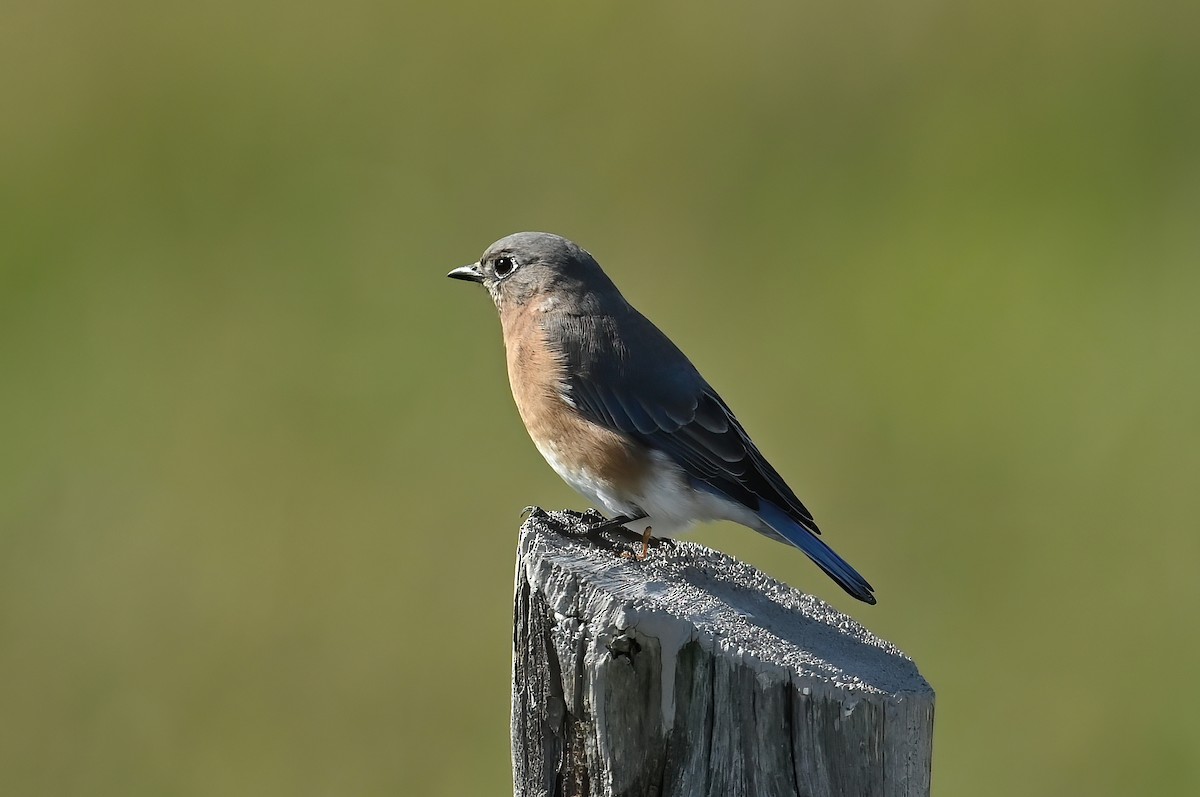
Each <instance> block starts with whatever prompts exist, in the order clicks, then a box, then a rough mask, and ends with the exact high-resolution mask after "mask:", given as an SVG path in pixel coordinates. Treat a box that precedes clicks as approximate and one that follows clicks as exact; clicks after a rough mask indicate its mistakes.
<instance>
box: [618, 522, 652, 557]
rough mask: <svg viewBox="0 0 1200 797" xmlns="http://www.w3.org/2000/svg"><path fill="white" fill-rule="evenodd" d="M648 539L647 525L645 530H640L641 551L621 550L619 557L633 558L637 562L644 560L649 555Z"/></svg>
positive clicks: (648, 529) (648, 530)
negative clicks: (638, 552) (637, 552)
mask: <svg viewBox="0 0 1200 797" xmlns="http://www.w3.org/2000/svg"><path fill="white" fill-rule="evenodd" d="M650 539H651V538H650V527H649V526H647V527H646V530H645V531H644V532H642V552H641V553H640V554H636V553H633V552H631V551H623V552H622V553H621V558H622V559H633V560H634V561H637V562H643V561H645V559H646V557H647V556H649V555H650Z"/></svg>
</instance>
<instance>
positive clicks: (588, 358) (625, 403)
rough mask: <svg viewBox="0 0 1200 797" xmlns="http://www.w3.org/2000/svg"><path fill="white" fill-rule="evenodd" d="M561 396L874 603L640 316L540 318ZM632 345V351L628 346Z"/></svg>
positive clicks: (713, 398) (724, 408)
mask: <svg viewBox="0 0 1200 797" xmlns="http://www.w3.org/2000/svg"><path fill="white" fill-rule="evenodd" d="M546 323H547V325H548V326H551V327H552V328H551V329H550V330H548V331H549V332H550V335H549V338H550V340H552V341H555V342H557V343H558V344H559V345H560V346H561V351H560V355H561V356H562V357H563V358H564V360H565V361H566V362H565V364H566V366H567V368H566V372H567V385H566V389H567V393H568V396H569V398H570V399H571V401H572V402H574V404H575V407H576V409H578V411H579V412H581V413H582V414H583V415H584V416H585V417H587V418H589V419H590V420H592V421H593V422H595V423H599V424H601V425H602V426H605V427H607V428H609V429H614V430H619V431H621V432H623V433H625V434H628V435H630V436H632V437H634V438H635V439H637V440H639V441H640V442H642V443H643V444H645V445H647V446H649V447H651V448H655V449H657V450H659V451H662V452H663V453H665V454H667V455H669V456H670V457H671V458H672V459H673V460H675V461H676V462H678V463H679V465H680V467H682V468H683V470H684V471H685V472H686V473H687V474H688V476H689V477H690V478H691V479H692V482H693V485H694V486H695V487H697V488H698V489H703V490H706V491H708V492H711V493H713V494H715V495H718V496H721V497H723V498H725V499H727V500H731V501H735V502H737V503H739V504H741V505H743V506H745V507H746V508H748V509H750V510H751V511H752V512H754V513H755V514H757V515H758V516H759V518H761V519H762V521H763V522H764V523H765V524H766V525H767V526H768V527H769V528H770V530H772V531H774V532H775V535H776V536H777V537H778V538H779V539H780V540H783V541H786V542H789V543H791V544H792V545H795V546H796V547H797V548H799V549H800V550H802V551H803V552H804V553H805V554H806V555H808V557H809V558H810V559H812V560H813V562H815V563H816V564H817V565H818V566H819V567H820V568H821V569H822V570H824V571H825V573H826V574H828V575H829V576H830V578H832V579H833V580H834V581H836V582H837V583H838V584H839V585H840V586H841V587H842V588H843V589H845V590H846V591H847V592H849V593H850V594H851V595H853V596H854V597H856V598H858V599H859V600H863V601H866V602H867V603H875V597H874V596H873V595H872V594H871V593H872V591H873V590H872V588H871V585H870V584H869V583H867V581H866V579H864V578H863V577H862V576H861V575H859V573H858V572H857V571H856V570H855V569H854V568H853V567H851V566H850V565H849V564H848V563H847V562H846V561H845V560H843V559H842V558H841V557H840V556H838V555H837V554H836V553H835V552H834V551H833V550H832V549H831V548H830V547H829V546H828V545H826V544H825V543H824V542H822V541H821V539H820V538H819V537H818V536H817V535H819V534H820V533H821V531H820V529H819V528H818V527H817V524H816V521H814V520H813V516H812V513H811V512H809V511H808V508H807V507H805V506H804V504H803V503H802V502H801V501H800V499H799V498H798V497H796V494H795V493H794V492H793V491H792V489H791V488H790V487H789V486H788V485H787V483H786V482H785V481H784V480H783V477H782V476H780V475H779V473H778V472H777V471H776V470H775V469H774V468H773V467H771V464H770V463H769V462H767V460H766V458H765V457H763V455H762V453H761V452H759V450H758V448H757V447H756V446H755V445H754V443H753V442H752V441H751V440H750V436H749V435H748V434H746V430H745V429H743V428H742V425H741V424H740V423H739V422H738V420H737V418H736V417H734V414H733V411H732V410H730V409H729V406H728V405H727V404H726V403H725V402H724V401H723V400H722V399H721V397H720V396H719V395H717V392H716V391H715V390H713V389H712V387H711V386H710V385H709V384H708V383H707V382H706V381H705V380H704V378H703V377H702V376H701V375H700V373H699V372H698V371H697V370H696V368H695V367H694V366H693V365H692V364H691V362H690V361H689V360H688V359H687V357H686V356H684V354H683V353H682V352H681V351H679V349H678V348H677V347H676V346H675V344H674V343H672V342H671V341H670V339H668V338H667V337H666V336H665V335H663V334H662V332H660V331H659V329H658V328H657V327H655V326H654V325H653V324H652V323H651V322H650V321H649V320H647V319H646V318H645V317H644V316H642V315H641V314H639V313H638V312H637V311H636V310H633V309H632V308H628V312H627V314H623V315H621V316H620V317H619V318H616V317H613V316H610V315H560V316H552V317H550V318H548V319H547V320H546ZM627 339H635V340H637V346H636V347H628V346H626V345H625V340H627Z"/></svg>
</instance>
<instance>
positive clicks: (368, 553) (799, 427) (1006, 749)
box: [0, 0, 1200, 797]
mask: <svg viewBox="0 0 1200 797" xmlns="http://www.w3.org/2000/svg"><path fill="white" fill-rule="evenodd" d="M172 5H173V7H171V6H168V5H164V4H161V3H150V2H108V3H103V4H99V3H85V2H75V1H73V0H64V2H50V3H40V4H33V3H18V4H14V3H8V4H5V6H4V11H3V22H2V23H0V99H2V101H3V106H2V108H3V112H2V115H0V380H2V382H0V792H3V793H4V794H12V795H216V794H219V795H229V794H245V795H330V794H339V795H340V794H356V795H385V794H420V795H464V794H472V795H473V794H502V793H505V792H506V791H507V790H508V789H509V788H510V782H509V763H508V716H507V712H508V688H509V683H508V682H509V672H508V668H509V645H510V612H511V579H512V559H513V552H514V545H515V540H516V527H517V523H518V517H517V513H518V511H519V510H520V509H521V507H523V506H524V505H526V504H530V503H537V504H541V505H543V506H548V507H559V506H572V507H581V499H578V498H577V497H576V496H575V495H574V494H573V493H571V492H570V491H569V490H568V488H566V487H565V486H563V485H562V484H561V483H559V481H558V479H557V478H556V477H555V476H554V474H553V473H552V472H551V471H550V470H549V468H548V467H546V466H545V465H544V463H543V462H542V461H541V460H540V458H539V457H538V455H537V453H536V451H535V450H534V448H533V447H532V445H530V444H529V443H528V441H527V439H526V438H525V433H524V430H523V429H522V428H521V426H520V423H519V421H518V419H517V416H516V413H515V411H514V409H513V407H512V402H511V398H510V397H509V395H508V387H507V381H506V377H505V373H504V366H503V357H502V351H501V345H500V336H499V328H498V324H497V322H496V320H495V317H494V313H493V310H492V308H491V306H490V303H489V302H488V301H487V299H486V298H485V296H484V295H483V293H482V292H481V291H479V290H478V289H475V288H473V286H467V285H464V284H461V283H454V282H451V281H449V280H446V279H445V278H444V276H443V275H444V274H445V272H446V271H447V270H448V269H450V268H451V267H454V266H457V265H460V264H462V263H466V262H470V261H472V260H474V259H475V258H476V257H477V256H478V254H479V252H480V251H482V249H483V248H484V247H485V246H486V245H487V244H488V243H490V242H491V241H492V240H494V239H496V238H498V237H500V236H502V235H505V234H507V233H509V232H512V231H515V230H521V229H543V230H551V231H555V232H560V233H562V234H565V235H567V236H569V237H572V238H575V239H577V240H578V241H579V242H581V243H582V244H583V245H584V246H586V247H588V248H589V249H590V250H591V251H592V252H593V253H595V254H596V255H597V257H598V258H599V259H600V260H601V262H602V263H604V264H605V265H606V267H607V269H608V271H609V273H610V274H612V275H613V276H614V278H615V279H616V281H617V283H618V284H619V285H620V286H621V287H622V289H623V290H624V292H625V294H626V295H627V297H629V298H630V300H631V301H632V302H633V303H634V304H635V305H636V306H638V307H639V308H640V309H642V310H643V311H644V312H646V313H647V314H648V315H649V316H650V317H652V318H653V319H655V321H656V322H657V323H658V324H659V325H660V326H662V327H663V328H664V329H665V330H666V331H667V332H668V333H669V334H671V335H672V336H673V337H674V338H675V339H676V340H677V341H678V342H679V343H680V344H681V345H682V347H683V348H684V349H685V350H686V351H688V352H689V353H690V354H691V355H692V358H693V360H694V361H695V362H696V363H697V365H698V366H699V367H700V368H701V370H702V371H704V373H705V374H706V375H707V377H708V378H709V380H710V381H711V382H713V383H714V384H715V385H716V386H717V388H718V389H719V390H721V392H722V393H723V394H724V396H725V398H726V399H727V400H728V401H729V402H730V403H731V404H732V405H733V406H734V407H735V408H736V409H737V410H738V412H739V415H740V416H741V418H742V420H743V421H744V423H745V424H746V426H747V427H748V428H749V429H750V431H751V432H752V433H753V434H754V435H755V437H756V438H757V439H758V441H759V443H760V445H761V446H762V448H763V449H764V450H765V453H766V454H767V455H768V456H769V457H770V458H771V459H772V460H773V461H774V462H775V464H776V465H777V466H778V467H779V469H780V470H781V471H782V472H783V473H784V474H785V475H787V476H788V478H789V480H790V481H791V482H792V483H793V485H794V486H795V487H796V489H797V491H798V492H799V493H800V495H801V496H802V497H803V498H804V499H805V501H806V502H808V504H809V505H810V506H811V507H812V508H813V509H814V510H815V512H816V515H817V517H818V519H819V520H820V521H821V523H822V525H823V526H824V527H825V528H826V529H827V534H828V539H829V540H830V541H831V542H832V543H833V544H834V545H835V547H836V548H837V549H838V550H839V551H840V552H841V553H843V554H844V555H845V556H846V557H847V558H848V559H849V560H851V561H852V562H854V563H855V564H856V565H857V566H858V567H859V568H860V569H861V570H862V571H863V572H864V573H865V574H866V575H867V576H868V577H869V578H870V579H871V581H872V582H873V583H874V584H875V586H876V587H877V588H878V592H879V596H880V601H881V602H880V605H879V606H878V607H875V608H869V607H866V606H863V605H861V604H857V603H855V602H854V601H852V600H851V599H848V598H847V597H845V596H844V595H842V594H841V593H840V591H838V590H837V589H836V587H834V586H833V585H832V584H831V583H830V582H829V581H828V580H827V579H825V578H824V577H823V576H821V575H820V574H819V573H818V572H817V571H816V570H815V569H814V568H813V567H812V566H811V565H809V564H808V563H807V561H806V560H805V559H804V557H803V556H801V555H799V554H798V553H794V552H793V553H788V551H787V549H784V548H781V547H779V546H777V545H776V544H774V543H771V542H769V541H767V540H765V539H762V538H759V537H758V536H757V535H754V534H752V533H749V532H747V531H745V530H743V529H740V528H738V527H734V526H714V527H709V528H706V529H704V530H702V531H700V532H699V533H698V534H697V535H696V537H697V539H699V540H700V541H702V542H705V543H707V544H710V545H714V546H717V547H720V548H722V549H725V550H728V551H730V552H733V553H734V554H736V555H738V556H739V557H743V558H745V559H747V560H749V561H750V562H753V563H755V564H757V565H759V566H761V567H763V568H764V569H766V570H767V571H768V572H770V573H772V574H773V575H775V576H777V577H779V578H782V579H783V580H785V581H787V582H789V583H791V584H794V585H797V586H799V587H802V588H805V589H810V590H812V591H815V592H816V593H817V594H819V595H821V596H822V597H824V598H826V599H829V600H831V601H832V602H833V603H835V604H836V605H837V606H839V607H841V608H843V609H846V610H848V611H850V612H851V613H853V614H854V615H855V616H856V617H858V618H860V619H862V620H863V621H864V622H866V623H867V624H868V625H869V626H870V627H871V628H872V629H873V630H875V631H876V632H877V633H879V634H880V635H882V636H884V637H886V638H888V639H890V640H893V641H894V642H896V643H897V644H898V645H900V646H901V647H902V648H903V649H904V650H906V651H907V652H908V653H910V654H911V655H912V656H913V657H914V658H915V659H916V660H917V662H918V664H919V666H920V668H921V670H922V672H923V673H924V674H925V676H926V677H927V678H928V679H929V680H930V681H931V683H932V684H933V685H934V686H935V688H936V689H937V692H938V715H937V734H936V745H935V761H934V789H935V791H936V792H937V793H939V794H947V795H950V794H971V795H1011V794H1023V795H1029V796H1031V797H1034V796H1036V795H1060V794H1068V793H1074V794H1089V795H1124V794H1185V793H1200V729H1198V726H1197V724H1196V722H1195V711H1196V710H1197V708H1198V707H1200V684H1198V680H1197V673H1198V671H1200V643H1198V641H1197V631H1196V627H1197V609H1198V608H1200V576H1198V575H1197V572H1196V571H1197V564H1198V562H1200V535H1197V533H1196V532H1197V525H1198V524H1197V520H1196V516H1197V515H1196V511H1195V507H1194V496H1195V495H1196V482H1197V474H1198V473H1200V456H1198V454H1197V443H1198V441H1200V435H1198V432H1200V410H1198V407H1200V369H1198V368H1197V350H1198V348H1200V346H1198V344H1200V101H1198V99H1197V98H1198V97H1200V13H1197V6H1195V5H1194V4H1190V8H1189V7H1188V6H1189V4H1185V3H1177V4H1167V3H1142V4H1135V3H1128V2H1111V1H1109V0H1099V2H1091V3H1081V2H1066V1H1065V0H1038V1H1037V2H1033V1H1032V0H1016V1H1015V2H1007V3H992V4H986V5H984V4H961V3H951V2H944V0H943V1H940V2H939V1H937V0H916V2H906V3H902V4H883V3H878V4H866V5H863V4H857V5H854V4H851V5H846V4H814V3H804V4H790V3H782V2H778V3H765V2H756V3H750V4H745V3H743V4H730V3H686V4H685V3H673V4H644V3H636V4H635V3H616V2H606V3H563V2H557V3H549V2H527V3H505V4H491V5H485V4H462V3H446V4H439V5H433V4H430V5H428V6H425V7H417V6H414V5H412V4H396V3H386V2H377V1H372V0H349V2H343V3H340V4H337V5H334V4H329V5H322V4H317V3H313V2H308V1H307V0H300V1H299V2H297V1H296V0H293V1H292V2H287V3H284V2H262V1H260V0H252V1H251V2H228V1H227V0H224V1H219V2H214V3H207V4H203V6H204V7H203V8H200V7H197V5H196V4H190V5H182V4H172Z"/></svg>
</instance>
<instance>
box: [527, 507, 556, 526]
mask: <svg viewBox="0 0 1200 797" xmlns="http://www.w3.org/2000/svg"><path fill="white" fill-rule="evenodd" d="M549 516H550V515H549V513H548V512H547V511H546V510H545V509H542V508H541V507H540V506H533V505H532V504H531V505H530V506H527V507H525V508H524V509H522V510H521V522H522V523H524V522H525V521H526V520H529V519H530V518H538V519H540V520H544V519H545V518H547V517H549Z"/></svg>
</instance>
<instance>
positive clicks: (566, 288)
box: [446, 232, 623, 311]
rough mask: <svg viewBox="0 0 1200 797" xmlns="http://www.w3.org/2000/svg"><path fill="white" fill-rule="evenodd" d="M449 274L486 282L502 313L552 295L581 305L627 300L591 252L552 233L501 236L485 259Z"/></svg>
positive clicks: (522, 233) (484, 255) (520, 233)
mask: <svg viewBox="0 0 1200 797" xmlns="http://www.w3.org/2000/svg"><path fill="white" fill-rule="evenodd" d="M446 276H447V277H452V278H454V279H461V280H468V281H470V282H478V283H481V284H482V285H483V287H485V288H487V289H488V293H490V294H491V296H492V300H493V301H494V302H495V303H496V307H498V308H499V309H500V310H502V311H503V310H504V309H505V308H506V307H510V306H517V305H524V304H528V303H529V302H530V301H533V300H535V299H538V298H541V297H544V296H550V295H553V296H554V297H556V298H558V299H560V300H563V301H568V302H572V303H577V304H578V305H580V307H581V308H582V307H583V306H586V305H587V304H590V303H593V302H598V301H603V300H605V299H606V298H610V297H616V299H617V300H618V301H623V300H622V299H621V295H620V293H618V292H617V289H616V287H614V286H613V284H612V280H610V279H609V278H608V275H606V274H605V273H604V271H603V270H601V268H600V264H599V263H597V262H596V259H595V258H594V257H592V256H591V255H590V254H589V253H588V252H587V250H585V249H583V248H582V247H581V246H579V244H577V243H575V242H574V241H569V240H567V239H566V238H563V237H562V236H561V235H553V234H551V233H548V232H518V233H514V234H512V235H510V236H508V237H507V238H501V239H500V240H499V241H496V243H494V244H492V245H491V246H489V247H488V248H487V251H485V252H484V253H483V256H482V257H480V258H479V262H477V263H472V264H470V265H468V266H462V267H460V268H456V269H454V270H453V271H451V272H450V273H449V274H447V275H446Z"/></svg>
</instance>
